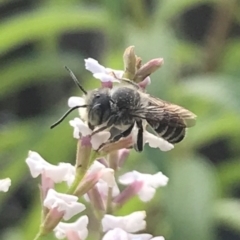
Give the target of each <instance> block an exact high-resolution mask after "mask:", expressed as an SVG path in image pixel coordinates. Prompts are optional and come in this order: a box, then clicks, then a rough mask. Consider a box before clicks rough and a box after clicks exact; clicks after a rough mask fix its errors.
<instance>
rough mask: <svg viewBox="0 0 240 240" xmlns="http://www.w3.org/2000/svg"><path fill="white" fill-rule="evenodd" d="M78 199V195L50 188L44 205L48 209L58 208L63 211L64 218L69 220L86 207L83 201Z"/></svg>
mask: <svg viewBox="0 0 240 240" xmlns="http://www.w3.org/2000/svg"><path fill="white" fill-rule="evenodd" d="M77 201H78V197H76V196H73V195H70V194H63V193H58V192H56V191H55V190H54V189H49V191H48V193H47V196H46V198H45V199H44V202H43V205H44V206H45V207H46V208H48V209H56V210H57V211H58V212H60V213H61V212H62V213H63V219H64V220H69V219H70V218H71V217H73V216H74V215H76V214H78V213H80V212H82V211H83V210H85V208H86V207H85V206H84V205H83V204H82V203H79V202H77Z"/></svg>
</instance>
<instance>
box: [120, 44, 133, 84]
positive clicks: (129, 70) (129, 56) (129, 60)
mask: <svg viewBox="0 0 240 240" xmlns="http://www.w3.org/2000/svg"><path fill="white" fill-rule="evenodd" d="M123 62H124V74H123V77H124V78H127V79H130V80H132V79H133V77H134V75H135V72H136V56H135V53H134V46H130V47H128V48H127V49H126V50H125V52H124V54H123Z"/></svg>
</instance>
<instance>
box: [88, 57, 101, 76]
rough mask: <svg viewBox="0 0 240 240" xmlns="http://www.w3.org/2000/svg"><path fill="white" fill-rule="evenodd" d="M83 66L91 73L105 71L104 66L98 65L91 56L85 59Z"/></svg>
mask: <svg viewBox="0 0 240 240" xmlns="http://www.w3.org/2000/svg"><path fill="white" fill-rule="evenodd" d="M84 61H85V68H86V69H87V70H88V71H90V72H91V73H93V74H94V73H101V72H105V67H103V66H102V65H100V64H99V63H98V61H97V60H95V59H93V58H88V59H85V60H84Z"/></svg>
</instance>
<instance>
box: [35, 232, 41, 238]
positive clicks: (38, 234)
mask: <svg viewBox="0 0 240 240" xmlns="http://www.w3.org/2000/svg"><path fill="white" fill-rule="evenodd" d="M40 237H41V232H40V231H39V232H38V233H37V235H36V236H35V238H34V239H33V240H38V239H40Z"/></svg>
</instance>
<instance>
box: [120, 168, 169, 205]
mask: <svg viewBox="0 0 240 240" xmlns="http://www.w3.org/2000/svg"><path fill="white" fill-rule="evenodd" d="M135 181H142V182H143V186H142V188H141V189H140V190H139V192H138V196H139V198H140V199H141V200H142V201H143V202H148V201H150V200H151V199H152V198H153V197H154V194H155V192H156V188H158V187H162V186H166V185H167V183H168V177H166V176H165V175H163V174H162V173H161V172H158V173H156V174H153V175H151V174H143V173H140V172H137V171H132V172H128V173H125V174H124V175H122V176H120V177H119V182H120V183H121V184H123V185H131V184H133V183H134V182H135Z"/></svg>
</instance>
